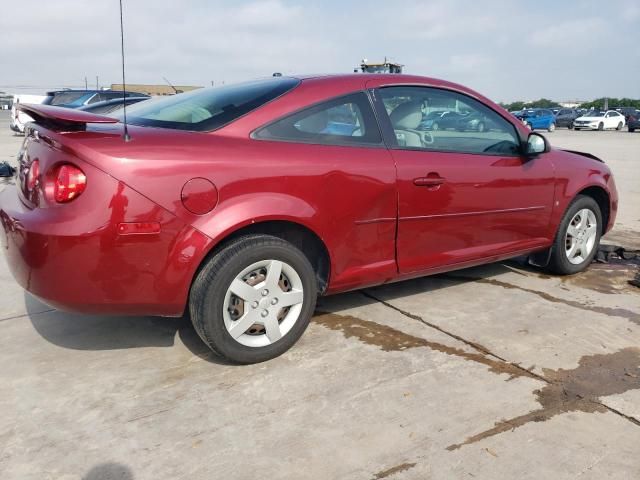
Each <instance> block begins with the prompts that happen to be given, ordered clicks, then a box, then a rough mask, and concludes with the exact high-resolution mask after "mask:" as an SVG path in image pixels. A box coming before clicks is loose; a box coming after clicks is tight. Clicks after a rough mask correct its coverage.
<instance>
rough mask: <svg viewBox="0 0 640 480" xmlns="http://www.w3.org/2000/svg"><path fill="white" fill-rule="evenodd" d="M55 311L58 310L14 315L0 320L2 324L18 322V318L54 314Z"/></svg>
mask: <svg viewBox="0 0 640 480" xmlns="http://www.w3.org/2000/svg"><path fill="white" fill-rule="evenodd" d="M55 310H56V309H55V308H50V309H49V310H43V311H41V312H35V313H22V314H20V315H14V316H13V317H7V318H0V322H8V321H9V320H17V319H18V318H24V317H35V316H37V315H42V314H44V313H49V312H54V311H55Z"/></svg>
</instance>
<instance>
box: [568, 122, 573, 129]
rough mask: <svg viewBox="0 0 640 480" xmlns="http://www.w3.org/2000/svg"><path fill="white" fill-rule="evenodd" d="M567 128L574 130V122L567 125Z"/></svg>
mask: <svg viewBox="0 0 640 480" xmlns="http://www.w3.org/2000/svg"><path fill="white" fill-rule="evenodd" d="M567 128H568V129H569V130H573V122H569V124H568V125H567Z"/></svg>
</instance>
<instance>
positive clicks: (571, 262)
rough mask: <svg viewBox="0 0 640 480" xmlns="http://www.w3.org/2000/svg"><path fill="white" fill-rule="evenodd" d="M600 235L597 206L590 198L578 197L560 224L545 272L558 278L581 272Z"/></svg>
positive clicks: (596, 245)
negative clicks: (547, 270) (551, 273)
mask: <svg viewBox="0 0 640 480" xmlns="http://www.w3.org/2000/svg"><path fill="white" fill-rule="evenodd" d="M601 232H602V213H601V212H600V207H599V206H598V203H597V202H596V201H595V200H594V199H593V198H591V197H588V196H586V195H578V196H577V197H576V198H575V200H574V201H573V202H572V203H571V205H569V208H568V209H567V211H566V212H565V214H564V216H563V218H562V222H560V227H559V228H558V232H557V233H556V238H555V241H554V244H553V246H552V250H551V258H550V261H549V265H548V269H549V270H550V271H552V272H553V273H557V274H559V275H572V274H574V273H578V272H581V271H583V270H584V269H585V268H587V266H588V265H589V264H590V263H591V261H592V260H593V257H594V256H595V254H596V251H597V249H598V245H599V244H600V235H601Z"/></svg>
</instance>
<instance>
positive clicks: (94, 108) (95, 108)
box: [78, 97, 149, 115]
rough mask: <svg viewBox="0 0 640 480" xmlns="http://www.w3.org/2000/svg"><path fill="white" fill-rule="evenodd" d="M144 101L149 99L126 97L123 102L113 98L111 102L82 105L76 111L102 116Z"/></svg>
mask: <svg viewBox="0 0 640 480" xmlns="http://www.w3.org/2000/svg"><path fill="white" fill-rule="evenodd" d="M145 100H149V97H126V98H125V99H124V102H123V98H122V97H120V98H115V99H113V100H105V101H103V102H96V103H91V104H89V105H84V106H82V107H80V108H78V110H82V111H83V112H90V113H99V114H102V115H106V114H108V113H113V112H116V111H118V110H120V109H121V108H122V106H123V105H126V106H127V107H128V106H129V105H133V104H135V103H138V102H143V101H145Z"/></svg>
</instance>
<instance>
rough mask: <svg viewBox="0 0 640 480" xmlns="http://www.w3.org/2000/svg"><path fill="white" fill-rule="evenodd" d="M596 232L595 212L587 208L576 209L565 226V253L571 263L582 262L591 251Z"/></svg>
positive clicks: (578, 263) (577, 263) (594, 242)
mask: <svg viewBox="0 0 640 480" xmlns="http://www.w3.org/2000/svg"><path fill="white" fill-rule="evenodd" d="M597 234H598V220H597V219H596V214H595V213H593V211H592V210H589V209H588V208H583V209H582V210H578V212H576V214H575V215H574V216H573V218H572V219H571V221H570V222H569V225H568V226H567V233H566V234H565V237H564V244H565V253H566V255H567V259H568V260H569V262H570V263H572V264H573V265H580V264H581V263H583V262H584V261H585V260H586V259H587V258H588V257H589V255H590V254H591V252H592V251H593V249H594V247H595V245H596V238H597V236H598V235H597Z"/></svg>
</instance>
